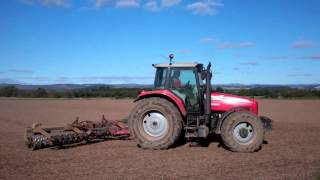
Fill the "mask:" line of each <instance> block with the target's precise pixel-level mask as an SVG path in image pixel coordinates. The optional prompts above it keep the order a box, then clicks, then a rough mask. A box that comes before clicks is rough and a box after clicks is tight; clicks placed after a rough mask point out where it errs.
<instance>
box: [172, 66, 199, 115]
mask: <svg viewBox="0 0 320 180" xmlns="http://www.w3.org/2000/svg"><path fill="white" fill-rule="evenodd" d="M198 83H199V82H198V73H197V71H196V68H181V67H179V68H175V67H173V68H170V74H169V89H170V90H171V91H172V92H173V93H174V94H175V95H177V96H178V97H179V98H180V99H181V100H182V101H183V102H184V104H185V107H186V110H187V112H188V113H199V112H200V92H199V86H198Z"/></svg>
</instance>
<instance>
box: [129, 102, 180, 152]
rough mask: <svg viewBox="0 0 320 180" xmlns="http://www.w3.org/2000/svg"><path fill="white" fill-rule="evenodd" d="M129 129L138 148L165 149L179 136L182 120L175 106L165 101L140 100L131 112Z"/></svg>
mask: <svg viewBox="0 0 320 180" xmlns="http://www.w3.org/2000/svg"><path fill="white" fill-rule="evenodd" d="M129 129H130V133H131V135H132V136H133V138H134V139H135V141H136V142H137V144H138V146H139V147H141V148H145V149H167V148H169V147H171V146H172V145H173V144H174V143H175V142H176V141H177V140H178V138H179V136H180V134H181V130H182V118H181V115H180V112H179V110H178V109H177V108H176V106H174V105H173V104H172V103H171V102H170V101H168V100H166V99H163V98H158V97H153V98H147V99H142V100H140V101H139V102H138V104H137V105H136V107H135V108H134V109H133V110H132V113H131V115H130V118H129Z"/></svg>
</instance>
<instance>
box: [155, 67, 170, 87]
mask: <svg viewBox="0 0 320 180" xmlns="http://www.w3.org/2000/svg"><path fill="white" fill-rule="evenodd" d="M166 77H167V68H157V72H156V78H155V81H154V88H155V89H164V88H165V87H164V86H165V82H166Z"/></svg>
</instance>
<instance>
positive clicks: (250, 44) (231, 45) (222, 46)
mask: <svg viewBox="0 0 320 180" xmlns="http://www.w3.org/2000/svg"><path fill="white" fill-rule="evenodd" d="M254 46H256V44H255V43H254V42H250V41H248V42H240V43H230V42H223V43H221V44H219V45H218V46H217V48H218V49H231V48H250V47H254Z"/></svg>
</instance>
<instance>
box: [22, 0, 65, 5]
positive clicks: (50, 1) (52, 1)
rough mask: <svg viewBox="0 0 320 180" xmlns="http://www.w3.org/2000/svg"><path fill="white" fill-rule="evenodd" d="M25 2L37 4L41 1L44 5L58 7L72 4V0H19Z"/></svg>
mask: <svg viewBox="0 0 320 180" xmlns="http://www.w3.org/2000/svg"><path fill="white" fill-rule="evenodd" d="M19 1H20V2H21V3H23V4H29V5H32V4H36V3H39V4H41V5H43V6H56V7H68V6H70V0H19Z"/></svg>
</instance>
